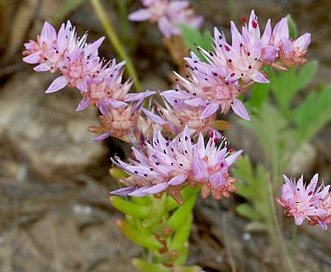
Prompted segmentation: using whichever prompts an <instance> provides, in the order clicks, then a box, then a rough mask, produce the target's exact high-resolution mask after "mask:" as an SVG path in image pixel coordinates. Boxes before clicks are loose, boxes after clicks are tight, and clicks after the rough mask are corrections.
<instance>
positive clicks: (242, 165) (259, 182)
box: [233, 156, 270, 229]
mask: <svg viewBox="0 0 331 272" xmlns="http://www.w3.org/2000/svg"><path fill="white" fill-rule="evenodd" d="M233 174H234V176H235V177H236V178H238V182H237V183H236V186H237V188H238V191H237V194H238V195H240V196H242V197H244V198H245V199H246V200H247V203H243V204H240V205H238V207H237V208H236V210H237V212H238V213H239V214H240V215H242V216H244V217H246V218H248V219H250V220H251V221H252V224H250V226H248V228H250V229H253V228H254V226H255V229H256V226H259V229H263V228H265V226H264V224H263V223H264V222H265V221H266V218H267V217H268V216H269V214H270V208H269V206H268V205H266V203H268V199H267V198H268V196H269V193H268V185H267V183H268V182H269V181H270V175H269V173H268V172H267V170H266V169H265V168H264V167H263V166H262V165H257V167H256V168H255V169H254V167H253V165H252V163H251V162H250V160H249V158H248V156H243V157H241V158H240V159H238V161H237V162H236V167H235V169H234V170H233Z"/></svg>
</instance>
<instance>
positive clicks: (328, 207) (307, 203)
mask: <svg viewBox="0 0 331 272" xmlns="http://www.w3.org/2000/svg"><path fill="white" fill-rule="evenodd" d="M317 182H318V174H315V175H314V177H313V178H312V179H311V181H310V183H309V184H308V185H305V184H304V182H303V177H302V176H301V178H300V179H299V180H298V181H297V182H296V181H295V180H290V179H289V178H288V177H286V176H285V175H284V184H283V185H282V187H281V197H280V198H277V199H276V201H277V202H278V203H279V204H280V205H281V206H283V207H284V208H285V214H286V215H288V216H293V217H294V220H295V224H296V225H301V224H302V223H303V221H304V220H305V219H307V220H308V223H309V224H310V225H315V224H319V225H320V227H321V228H322V229H323V230H326V229H327V225H328V224H331V192H329V189H330V185H327V186H324V184H322V185H320V186H319V187H317V188H316V186H317Z"/></svg>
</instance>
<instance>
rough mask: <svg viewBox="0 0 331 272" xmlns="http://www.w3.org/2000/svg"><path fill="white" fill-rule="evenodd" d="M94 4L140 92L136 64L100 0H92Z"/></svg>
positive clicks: (135, 86) (136, 88)
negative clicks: (134, 64) (118, 36)
mask: <svg viewBox="0 0 331 272" xmlns="http://www.w3.org/2000/svg"><path fill="white" fill-rule="evenodd" d="M91 3H92V6H93V8H94V11H95V13H96V15H97V17H98V18H99V21H100V22H101V24H102V26H103V28H104V30H105V32H106V34H107V37H108V38H109V40H110V41H111V42H112V44H113V46H114V48H115V50H116V51H117V53H118V55H119V56H120V58H121V59H122V60H125V61H126V64H125V65H126V68H127V72H128V73H129V75H130V76H131V77H132V78H133V79H134V88H135V90H136V92H140V91H141V86H140V83H139V80H138V76H137V73H136V70H135V69H134V66H133V64H132V62H131V59H130V58H129V56H128V54H127V53H126V52H125V50H124V47H123V45H122V44H121V42H120V41H119V39H118V38H117V35H116V33H115V31H114V28H113V26H112V24H111V22H110V20H109V19H108V17H107V16H106V13H105V12H104V9H103V7H102V5H101V4H100V1H99V0H91Z"/></svg>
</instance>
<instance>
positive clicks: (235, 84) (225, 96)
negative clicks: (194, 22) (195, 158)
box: [162, 11, 310, 119]
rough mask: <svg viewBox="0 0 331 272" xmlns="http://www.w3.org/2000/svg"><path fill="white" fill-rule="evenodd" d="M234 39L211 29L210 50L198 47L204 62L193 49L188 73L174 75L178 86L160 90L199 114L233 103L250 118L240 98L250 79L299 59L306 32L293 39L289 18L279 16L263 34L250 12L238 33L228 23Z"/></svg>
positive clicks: (253, 80)
mask: <svg viewBox="0 0 331 272" xmlns="http://www.w3.org/2000/svg"><path fill="white" fill-rule="evenodd" d="M231 36H232V42H231V44H229V43H228V42H227V41H226V39H225V36H224V33H223V32H222V31H219V30H218V29H216V28H215V30H214V49H213V51H212V52H207V51H206V50H204V49H202V48H198V49H199V51H200V53H201V54H202V56H203V57H204V58H205V60H204V61H202V60H200V59H199V57H198V56H197V55H196V54H195V53H193V52H192V53H191V56H190V57H189V58H185V60H186V62H187V69H188V74H187V75H186V77H183V76H180V75H178V74H177V87H176V89H175V90H167V91H164V92H163V93H162V95H163V96H164V97H165V98H166V99H167V101H172V102H176V103H172V104H173V105H174V104H176V105H177V106H175V105H174V107H175V108H178V107H180V110H181V111H182V112H186V111H199V112H201V116H200V117H201V119H205V118H210V117H211V116H216V115H214V114H215V113H216V112H217V111H218V109H219V108H221V112H222V113H223V114H226V113H227V112H228V111H229V109H230V108H231V109H232V110H233V111H234V112H235V113H236V114H237V115H238V116H240V117H242V118H244V119H249V115H248V113H247V110H246V108H245V106H244V104H243V103H242V102H241V101H240V100H239V99H238V97H239V96H240V95H241V94H242V93H244V92H245V91H246V89H247V87H248V86H250V85H252V84H253V83H256V82H257V83H268V82H269V81H268V78H267V75H266V73H265V72H264V71H263V69H262V68H263V67H264V66H266V65H268V66H272V67H275V68H276V69H282V70H284V69H285V70H286V69H287V68H288V67H291V66H294V65H295V64H296V63H303V62H305V61H306V60H305V59H304V56H305V54H306V52H307V47H308V45H309V44H310V34H309V33H306V34H304V35H302V36H301V37H299V38H298V39H296V40H294V39H291V38H290V36H289V28H288V23H287V19H286V18H283V19H281V20H280V21H279V22H278V23H277V24H276V25H275V27H274V28H273V29H272V27H271V22H270V20H268V22H267V24H266V26H265V29H264V32H263V34H262V35H261V33H260V27H259V24H258V20H257V17H256V15H255V13H254V11H252V12H251V15H250V18H249V20H248V22H247V20H246V18H244V19H243V26H242V31H241V33H240V32H239V30H238V29H237V27H236V25H235V24H234V22H231Z"/></svg>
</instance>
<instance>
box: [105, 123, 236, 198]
mask: <svg viewBox="0 0 331 272" xmlns="http://www.w3.org/2000/svg"><path fill="white" fill-rule="evenodd" d="M217 142H218V138H217V136H216V135H215V134H212V135H211V136H210V139H209V141H208V142H207V144H206V145H205V143H204V138H203V135H202V134H201V133H200V134H199V138H198V141H197V143H196V144H194V143H192V139H191V136H190V132H189V130H188V128H187V127H185V128H184V130H183V131H182V132H180V133H179V134H178V135H177V136H176V137H175V138H174V139H172V140H168V139H166V138H164V137H163V136H162V134H161V132H160V131H159V130H158V131H156V130H155V132H154V135H153V139H152V140H151V141H148V142H146V143H145V144H144V145H143V146H141V148H140V149H139V150H138V149H136V148H133V153H134V156H135V159H134V160H132V161H131V163H125V162H124V161H122V160H120V159H119V158H115V160H113V162H114V163H115V164H116V165H117V166H118V167H119V168H121V169H123V170H124V171H125V172H126V173H128V174H129V175H130V176H129V177H127V178H122V179H121V180H120V181H121V182H122V183H123V184H124V185H125V186H126V187H125V188H122V189H119V190H116V191H113V192H112V193H113V194H117V195H130V196H135V197H141V196H145V195H149V194H157V193H160V192H162V191H167V193H168V194H169V195H171V196H172V197H173V198H174V199H175V200H176V201H178V202H179V203H182V197H181V195H180V190H181V189H182V188H183V187H184V186H187V185H189V186H191V187H192V188H195V187H196V186H197V185H201V193H202V196H203V197H207V196H209V195H210V194H212V195H213V196H214V197H215V199H217V200H220V199H221V198H222V196H225V197H228V196H229V192H235V191H236V187H235V186H234V185H233V183H234V182H235V181H236V179H235V178H232V177H230V176H229V167H230V166H231V165H232V164H233V163H234V162H235V161H236V160H237V159H238V157H239V155H240V154H241V151H237V152H233V153H232V154H230V152H229V151H228V150H227V147H226V144H225V140H224V138H221V143H220V144H219V145H217V144H216V143H217Z"/></svg>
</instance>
